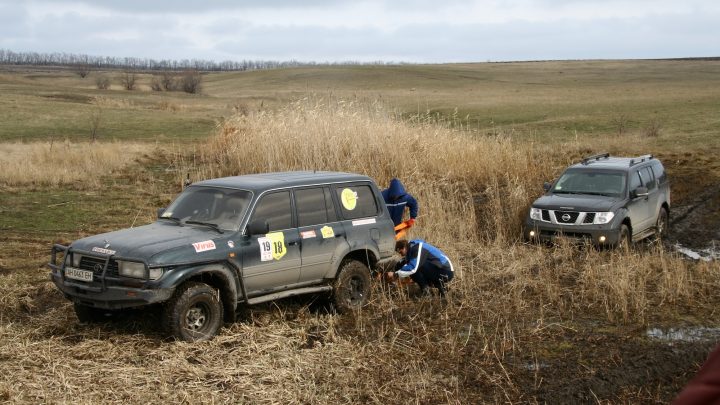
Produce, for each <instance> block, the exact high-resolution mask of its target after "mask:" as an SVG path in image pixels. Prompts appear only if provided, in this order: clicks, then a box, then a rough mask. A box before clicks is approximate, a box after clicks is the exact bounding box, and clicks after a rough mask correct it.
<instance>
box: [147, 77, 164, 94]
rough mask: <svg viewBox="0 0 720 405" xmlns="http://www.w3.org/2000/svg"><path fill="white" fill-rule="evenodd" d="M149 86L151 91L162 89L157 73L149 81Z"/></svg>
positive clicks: (160, 79)
mask: <svg viewBox="0 0 720 405" xmlns="http://www.w3.org/2000/svg"><path fill="white" fill-rule="evenodd" d="M150 88H151V89H152V90H153V91H162V89H163V86H162V78H160V77H158V76H157V75H154V76H153V78H152V80H151V81H150Z"/></svg>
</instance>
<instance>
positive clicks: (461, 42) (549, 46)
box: [0, 0, 720, 63]
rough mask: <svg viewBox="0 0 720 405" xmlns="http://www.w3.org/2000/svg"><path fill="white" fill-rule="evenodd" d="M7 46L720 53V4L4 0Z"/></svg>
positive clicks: (535, 55)
mask: <svg viewBox="0 0 720 405" xmlns="http://www.w3.org/2000/svg"><path fill="white" fill-rule="evenodd" d="M0 48H2V49H7V50H11V51H16V52H43V53H45V52H67V53H77V54H87V55H93V56H117V57H124V56H133V57H141V58H153V59H178V60H179V59H205V60H213V61H218V62H219V61H223V60H236V61H240V60H259V59H262V60H275V61H286V60H298V61H316V62H326V61H329V62H334V61H361V62H370V61H386V62H391V61H394V62H420V63H423V62H428V63H442V62H483V61H507V60H544V59H615V58H623V59H625V58H631V59H634V58H676V57H700V56H720V1H718V0H634V1H630V0H627V1H620V0H509V1H500V0H495V1H492V0H418V1H410V0H368V1H363V0H359V1H350V0H309V1H302V0H250V1H242V0H239V1H232V0H220V1H212V0H205V1H202V0H200V1H198V0H196V1H188V0H174V1H170V0H163V1H153V0H124V1H123V0H117V1H111V0H96V1H82V0H80V1H32V0H30V1H22V0H0Z"/></svg>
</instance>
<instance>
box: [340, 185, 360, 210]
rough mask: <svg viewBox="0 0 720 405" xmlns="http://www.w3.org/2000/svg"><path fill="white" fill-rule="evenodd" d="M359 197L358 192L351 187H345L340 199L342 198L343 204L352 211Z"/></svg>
mask: <svg viewBox="0 0 720 405" xmlns="http://www.w3.org/2000/svg"><path fill="white" fill-rule="evenodd" d="M357 199H358V196H357V193H356V192H354V191H352V190H350V189H349V188H346V189H343V191H342V193H340V200H342V205H343V207H345V209H346V210H348V211H352V210H354V209H355V206H356V205H357Z"/></svg>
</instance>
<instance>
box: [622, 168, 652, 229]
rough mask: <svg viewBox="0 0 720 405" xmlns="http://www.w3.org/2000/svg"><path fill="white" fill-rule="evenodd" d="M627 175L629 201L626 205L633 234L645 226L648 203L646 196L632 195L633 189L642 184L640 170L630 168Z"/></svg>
mask: <svg viewBox="0 0 720 405" xmlns="http://www.w3.org/2000/svg"><path fill="white" fill-rule="evenodd" d="M629 176H630V177H629V178H628V193H629V198H630V201H629V202H628V205H627V208H628V216H629V217H630V223H631V225H632V228H633V234H637V233H638V232H640V231H642V230H643V229H645V228H646V227H647V222H648V212H649V207H650V205H649V204H648V197H647V196H641V197H633V196H634V193H633V192H634V191H635V189H637V188H638V187H640V186H642V185H643V183H642V178H641V177H640V171H639V170H637V169H634V170H631V171H630V173H629Z"/></svg>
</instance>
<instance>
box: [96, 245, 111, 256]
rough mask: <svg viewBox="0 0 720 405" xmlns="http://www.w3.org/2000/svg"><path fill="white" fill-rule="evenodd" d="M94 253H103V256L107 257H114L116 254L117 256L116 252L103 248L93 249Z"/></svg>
mask: <svg viewBox="0 0 720 405" xmlns="http://www.w3.org/2000/svg"><path fill="white" fill-rule="evenodd" d="M92 251H93V252H97V253H103V254H106V255H114V254H115V251H114V250H110V249H104V248H101V247H94V248H92Z"/></svg>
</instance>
